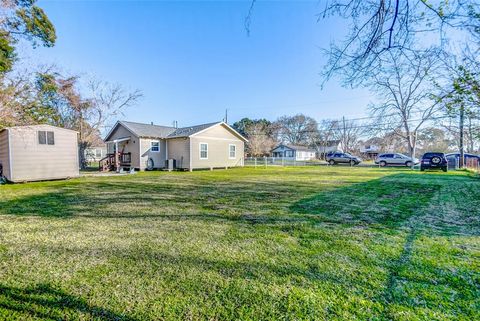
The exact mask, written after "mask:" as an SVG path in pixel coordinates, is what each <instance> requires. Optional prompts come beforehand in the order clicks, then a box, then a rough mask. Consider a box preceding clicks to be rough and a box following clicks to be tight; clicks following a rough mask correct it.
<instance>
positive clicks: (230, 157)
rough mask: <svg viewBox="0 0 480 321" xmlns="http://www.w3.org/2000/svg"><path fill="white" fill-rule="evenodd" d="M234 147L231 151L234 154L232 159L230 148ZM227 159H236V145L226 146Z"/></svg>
mask: <svg viewBox="0 0 480 321" xmlns="http://www.w3.org/2000/svg"><path fill="white" fill-rule="evenodd" d="M232 146H233V147H234V149H233V152H234V156H233V157H232V151H231V149H230V148H231V147H232ZM228 158H229V159H236V158H237V145H235V144H228Z"/></svg>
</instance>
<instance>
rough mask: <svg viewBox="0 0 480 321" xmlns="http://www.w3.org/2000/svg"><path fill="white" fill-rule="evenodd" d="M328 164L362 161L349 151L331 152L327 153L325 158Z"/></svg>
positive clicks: (358, 162) (353, 163)
mask: <svg viewBox="0 0 480 321" xmlns="http://www.w3.org/2000/svg"><path fill="white" fill-rule="evenodd" d="M325 160H326V161H327V162H328V163H329V164H330V165H335V164H340V163H345V164H350V165H352V166H353V165H358V164H360V163H361V162H362V160H361V159H360V158H358V157H357V156H353V155H350V154H349V153H342V152H335V153H333V154H330V155H329V154H327V157H326V159H325Z"/></svg>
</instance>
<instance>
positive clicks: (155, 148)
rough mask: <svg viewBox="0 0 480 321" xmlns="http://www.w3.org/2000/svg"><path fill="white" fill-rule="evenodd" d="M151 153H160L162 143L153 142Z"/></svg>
mask: <svg viewBox="0 0 480 321" xmlns="http://www.w3.org/2000/svg"><path fill="white" fill-rule="evenodd" d="M150 151H152V152H159V151H160V142H151V143H150Z"/></svg>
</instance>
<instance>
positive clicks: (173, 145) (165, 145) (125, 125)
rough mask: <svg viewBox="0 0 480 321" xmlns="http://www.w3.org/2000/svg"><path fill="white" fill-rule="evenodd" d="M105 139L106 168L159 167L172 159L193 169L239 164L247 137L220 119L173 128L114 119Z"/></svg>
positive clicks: (175, 163)
mask: <svg viewBox="0 0 480 321" xmlns="http://www.w3.org/2000/svg"><path fill="white" fill-rule="evenodd" d="M105 142H106V143H107V151H108V153H109V155H113V156H112V157H114V158H115V159H113V158H112V159H110V161H109V162H110V163H112V162H114V164H113V166H110V168H109V169H116V170H119V168H130V169H132V168H135V169H138V170H145V169H161V168H165V167H167V166H166V161H167V160H172V165H173V163H174V166H173V167H174V168H177V169H185V170H193V169H203V168H220V167H222V168H225V167H234V166H243V156H244V150H245V142H247V140H246V139H245V138H244V137H243V136H242V135H240V134H239V133H238V132H237V131H235V130H234V129H233V128H232V127H230V126H229V125H228V124H226V123H224V122H216V123H209V124H203V125H198V126H191V127H184V128H174V127H168V126H158V125H153V124H141V123H134V122H128V121H118V122H117V123H116V124H115V126H113V128H112V129H111V130H110V132H109V133H108V135H107V136H106V137H105ZM112 167H114V168H112Z"/></svg>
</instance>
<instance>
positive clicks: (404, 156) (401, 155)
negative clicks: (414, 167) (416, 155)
mask: <svg viewBox="0 0 480 321" xmlns="http://www.w3.org/2000/svg"><path fill="white" fill-rule="evenodd" d="M397 156H400V157H403V158H408V156H407V155H403V154H397Z"/></svg>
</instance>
